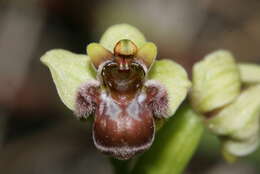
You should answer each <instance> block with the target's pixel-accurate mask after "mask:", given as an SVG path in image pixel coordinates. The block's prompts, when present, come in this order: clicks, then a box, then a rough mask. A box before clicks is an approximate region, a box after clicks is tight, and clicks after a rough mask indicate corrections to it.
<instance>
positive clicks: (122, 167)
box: [110, 158, 131, 174]
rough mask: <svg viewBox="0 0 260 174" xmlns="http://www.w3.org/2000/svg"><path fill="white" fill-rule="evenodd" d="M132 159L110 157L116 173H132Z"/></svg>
mask: <svg viewBox="0 0 260 174" xmlns="http://www.w3.org/2000/svg"><path fill="white" fill-rule="evenodd" d="M130 161H131V160H127V161H121V160H117V159H115V158H110V162H111V163H112V166H113V168H114V174H130V163H131V162H130Z"/></svg>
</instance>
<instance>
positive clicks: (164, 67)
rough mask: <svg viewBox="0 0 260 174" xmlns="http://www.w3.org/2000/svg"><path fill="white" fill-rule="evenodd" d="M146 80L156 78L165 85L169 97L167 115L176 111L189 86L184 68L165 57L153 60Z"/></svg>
mask: <svg viewBox="0 0 260 174" xmlns="http://www.w3.org/2000/svg"><path fill="white" fill-rule="evenodd" d="M148 80H156V81H158V82H160V83H161V84H162V85H164V86H165V88H166V90H167V93H168V99H169V107H168V108H169V109H168V111H167V115H168V116H172V115H173V114H174V113H175V112H176V110H177V109H178V107H179V106H180V104H181V103H182V102H183V100H184V99H185V98H186V96H187V93H188V91H189V89H190V87H191V82H190V81H189V79H188V75H187V73H186V71H185V70H184V68H183V67H182V66H180V65H179V64H177V63H175V62H174V61H171V60H167V59H164V60H159V61H155V62H154V64H153V66H152V67H151V69H150V71H149V73H148Z"/></svg>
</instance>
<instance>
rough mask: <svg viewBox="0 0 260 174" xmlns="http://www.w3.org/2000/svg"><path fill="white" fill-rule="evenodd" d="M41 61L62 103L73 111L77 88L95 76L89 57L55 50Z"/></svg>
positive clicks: (49, 52)
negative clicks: (47, 70)
mask: <svg viewBox="0 0 260 174" xmlns="http://www.w3.org/2000/svg"><path fill="white" fill-rule="evenodd" d="M41 61H42V63H44V64H45V65H46V66H48V68H49V69H50V71H51V75H52V78H53V81H54V83H55V85H56V88H57V91H58V94H59V96H60V98H61V100H62V102H63V103H64V104H65V105H66V106H67V107H68V108H69V109H71V110H74V109H75V97H76V91H77V89H78V87H79V86H80V85H81V84H82V83H84V82H87V81H88V80H91V79H95V76H96V74H95V71H94V69H93V68H92V65H91V63H90V59H89V57H88V56H86V55H80V54H74V53H71V52H69V51H66V50H62V49H55V50H51V51H48V52H47V53H46V54H45V55H43V56H42V57H41Z"/></svg>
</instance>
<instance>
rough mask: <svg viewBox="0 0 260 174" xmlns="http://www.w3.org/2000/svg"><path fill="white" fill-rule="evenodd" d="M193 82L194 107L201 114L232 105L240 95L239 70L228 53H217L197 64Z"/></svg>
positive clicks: (192, 98) (222, 51)
mask: <svg viewBox="0 0 260 174" xmlns="http://www.w3.org/2000/svg"><path fill="white" fill-rule="evenodd" d="M192 80H193V81H192V82H193V88H192V93H191V101H192V105H193V107H194V109H196V110H197V111H199V112H201V113H205V112H210V111H212V110H214V109H218V108H221V107H223V106H225V105H226V104H229V103H231V102H232V101H233V100H234V99H235V98H236V97H237V96H238V95H239V93H240V86H241V83H240V73H239V69H238V67H237V65H236V62H235V60H234V58H233V56H232V54H231V53H230V52H228V51H224V50H219V51H215V52H213V53H211V54H209V55H207V56H206V57H205V58H204V59H203V60H202V61H200V62H198V63H196V64H195V65H194V67H193V79H192Z"/></svg>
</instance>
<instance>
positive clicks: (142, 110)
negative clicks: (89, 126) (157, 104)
mask: <svg viewBox="0 0 260 174" xmlns="http://www.w3.org/2000/svg"><path fill="white" fill-rule="evenodd" d="M109 102H111V101H109ZM132 102H136V103H135V104H137V107H135V108H133V110H131V106H130V105H131V104H116V103H115V104H116V106H118V108H117V110H113V109H114V108H113V109H112V110H113V111H114V112H110V110H111V107H113V106H111V105H109V103H105V104H104V106H102V107H104V109H103V110H102V109H98V110H97V112H96V117H95V122H94V127H93V133H94V134H93V136H94V137H93V138H94V141H95V144H96V146H97V148H98V149H100V150H101V151H103V152H105V153H108V154H112V155H113V156H115V157H117V158H119V159H128V158H130V157H132V156H133V155H135V154H136V153H138V152H142V151H144V150H145V149H148V148H149V147H150V145H151V143H152V141H153V138H154V129H155V127H154V120H153V116H152V112H151V111H150V110H149V108H148V107H147V105H145V104H144V103H138V102H137V100H136V99H135V100H133V101H132Z"/></svg>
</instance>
